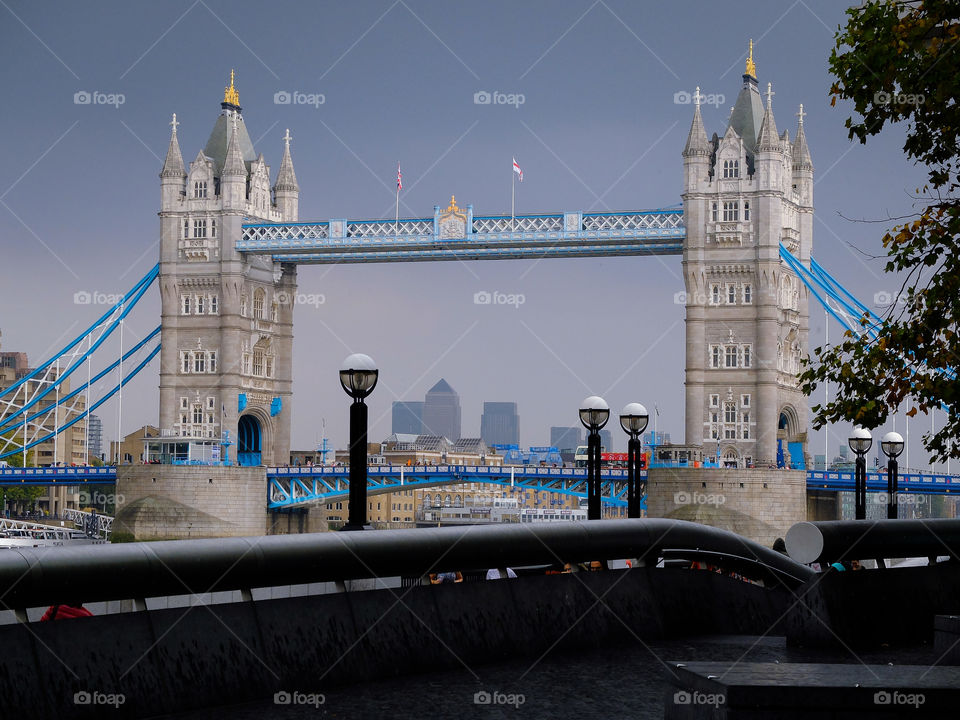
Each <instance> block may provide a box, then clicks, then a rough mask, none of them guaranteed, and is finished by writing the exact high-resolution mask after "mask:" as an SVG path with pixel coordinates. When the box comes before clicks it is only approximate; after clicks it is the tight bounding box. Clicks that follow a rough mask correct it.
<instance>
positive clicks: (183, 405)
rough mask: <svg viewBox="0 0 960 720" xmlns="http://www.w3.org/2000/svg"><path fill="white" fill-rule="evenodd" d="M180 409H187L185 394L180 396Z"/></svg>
mask: <svg viewBox="0 0 960 720" xmlns="http://www.w3.org/2000/svg"><path fill="white" fill-rule="evenodd" d="M180 409H181V410H186V409H187V398H186V396H183V395H181V396H180Z"/></svg>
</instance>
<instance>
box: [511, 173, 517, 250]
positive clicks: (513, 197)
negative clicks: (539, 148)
mask: <svg viewBox="0 0 960 720" xmlns="http://www.w3.org/2000/svg"><path fill="white" fill-rule="evenodd" d="M513 162H514V163H516V160H514V161H513ZM516 196H517V171H516V170H514V166H513V164H511V165H510V231H511V232H513V231H514V230H516V229H517V215H516V212H515V210H514V208H515V204H516Z"/></svg>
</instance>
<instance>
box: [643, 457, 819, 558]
mask: <svg viewBox="0 0 960 720" xmlns="http://www.w3.org/2000/svg"><path fill="white" fill-rule="evenodd" d="M806 498H807V476H806V473H805V472H803V471H801V470H767V469H763V470H761V469H748V468H741V469H731V468H651V469H650V470H649V471H648V477H647V515H648V517H660V518H671V519H674V520H690V521H692V522H699V523H703V524H704V525H710V526H712V527H718V528H722V529H724V530H729V531H731V532H734V533H737V534H738V535H742V536H743V537H746V538H749V539H750V540H755V541H756V542H758V543H760V544H761V545H766V546H767V547H771V546H772V545H773V541H774V540H776V539H777V538H778V537H780V538H782V537H785V536H786V534H787V530H789V529H790V527H791V526H793V525H794V523H798V522H802V521H803V520H806V502H807V500H806Z"/></svg>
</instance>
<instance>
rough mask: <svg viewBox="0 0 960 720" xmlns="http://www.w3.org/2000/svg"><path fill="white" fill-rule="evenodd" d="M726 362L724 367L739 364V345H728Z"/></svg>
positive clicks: (733, 366) (732, 366)
mask: <svg viewBox="0 0 960 720" xmlns="http://www.w3.org/2000/svg"><path fill="white" fill-rule="evenodd" d="M725 360H726V362H725V363H724V367H728V368H735V367H736V366H737V346H736V345H727V351H726V358H725Z"/></svg>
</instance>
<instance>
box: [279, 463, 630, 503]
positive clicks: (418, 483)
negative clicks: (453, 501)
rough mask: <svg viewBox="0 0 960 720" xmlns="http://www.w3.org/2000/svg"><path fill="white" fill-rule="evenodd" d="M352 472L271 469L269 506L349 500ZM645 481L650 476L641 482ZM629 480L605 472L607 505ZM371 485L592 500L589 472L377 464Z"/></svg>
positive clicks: (377, 491) (620, 499) (372, 488)
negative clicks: (459, 487)
mask: <svg viewBox="0 0 960 720" xmlns="http://www.w3.org/2000/svg"><path fill="white" fill-rule="evenodd" d="M349 473H350V469H349V468H348V467H330V466H317V467H301V468H270V469H269V470H268V471H267V484H268V492H267V507H268V509H273V510H278V509H281V508H289V507H295V506H302V505H306V504H309V503H326V502H333V501H338V500H343V499H344V498H346V497H347V496H348V495H349V492H350V482H349V479H350V477H349ZM645 477H646V473H645V472H644V473H643V476H642V478H641V479H643V478H645ZM626 479H627V472H626V470H605V471H603V479H602V483H601V496H602V498H603V502H604V503H605V504H607V505H613V506H617V507H625V506H626V504H627V503H626V500H625V499H624V495H625V493H626ZM305 481H306V482H305ZM367 482H368V485H367V495H368V496H372V495H382V494H386V493H391V492H397V491H400V490H420V489H427V488H432V487H437V486H441V485H450V484H455V483H477V484H489V485H500V486H502V487H515V488H520V489H523V490H532V491H534V492H553V493H557V494H561V495H570V496H573V497H580V498H585V497H586V496H587V488H586V470H584V469H582V468H523V467H502V468H500V467H486V466H469V465H451V466H420V467H417V466H414V467H407V466H371V467H370V468H368V477H367Z"/></svg>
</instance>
